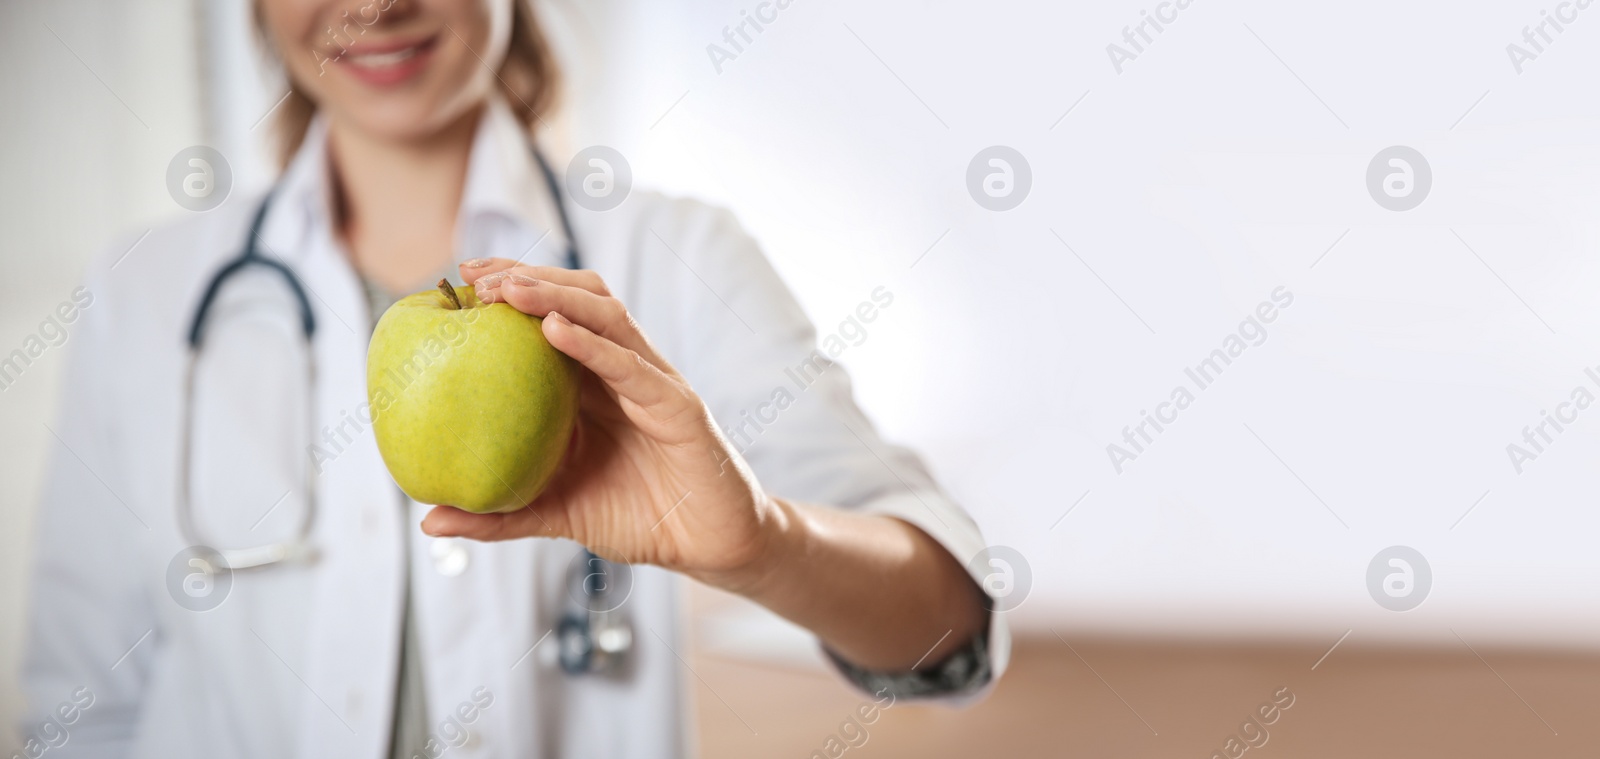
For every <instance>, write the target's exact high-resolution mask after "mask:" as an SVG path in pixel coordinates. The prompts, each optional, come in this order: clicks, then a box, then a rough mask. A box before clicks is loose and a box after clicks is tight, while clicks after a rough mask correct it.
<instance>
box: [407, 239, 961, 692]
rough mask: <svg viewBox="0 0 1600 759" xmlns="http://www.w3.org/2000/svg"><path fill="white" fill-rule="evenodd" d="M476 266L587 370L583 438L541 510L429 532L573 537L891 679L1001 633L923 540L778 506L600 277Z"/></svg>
mask: <svg viewBox="0 0 1600 759" xmlns="http://www.w3.org/2000/svg"><path fill="white" fill-rule="evenodd" d="M468 263H469V264H470V263H478V264H481V265H479V266H470V265H468V264H462V266H461V274H462V277H463V278H464V279H465V280H466V281H467V283H468V284H472V285H474V286H475V287H476V289H477V291H478V298H479V300H482V301H485V302H490V303H493V302H502V303H509V304H510V305H512V306H513V307H515V308H516V309H517V310H518V311H521V312H523V313H526V314H532V315H534V316H538V317H543V318H544V335H545V338H546V339H548V340H549V341H550V344H551V345H554V346H555V347H556V349H557V350H560V351H561V352H562V353H565V354H567V355H568V356H571V357H572V358H573V359H574V360H576V361H577V362H578V363H580V364H582V365H583V366H584V368H585V370H586V371H584V372H582V376H583V380H582V383H583V386H582V390H581V394H580V400H579V411H578V431H577V434H576V435H574V439H573V442H572V444H571V445H570V446H569V447H568V450H567V458H566V461H565V462H563V465H562V468H561V471H560V472H559V473H558V474H557V475H556V479H555V480H554V481H553V482H552V483H551V484H550V486H549V487H547V488H546V489H545V491H544V492H543V493H541V494H540V495H539V497H538V498H537V499H535V500H534V502H533V503H531V504H528V507H527V508H525V509H522V510H520V511H513V512H508V513H503V514H471V513H468V512H465V511H461V510H459V509H455V508H452V507H449V506H440V507H438V508H436V509H434V510H433V511H432V512H431V513H429V514H428V516H427V518H426V519H424V520H422V529H423V531H424V532H427V533H428V534H430V535H459V536H462V537H468V538H475V539H477V540H507V539H510V538H524V537H565V538H571V539H573V540H576V541H578V542H579V543H582V544H584V545H586V546H588V547H589V548H590V549H593V550H595V551H596V553H599V554H600V555H601V556H602V557H604V558H606V559H611V560H622V561H627V562H630V563H643V564H655V565H658V566H663V567H666V568H668V569H672V570H675V571H678V572H682V573H683V574H686V575H689V576H690V577H693V578H695V579H698V580H700V581H702V582H705V583H707V584H710V585H712V586H715V587H719V588H722V589H724V590H728V591H732V592H735V593H739V594H741V595H744V596H745V597H747V598H750V599H751V600H753V601H755V602H757V603H760V604H762V605H764V606H766V607H767V608H769V609H772V610H773V611H775V612H777V613H778V614H781V615H783V616H784V617H787V618H788V619H790V620H792V621H794V622H796V623H798V624H800V625H803V626H804V627H806V628H808V629H810V630H812V631H813V632H815V633H816V634H817V635H818V636H819V637H820V638H821V639H822V640H823V642H824V643H826V644H827V645H828V647H829V648H831V649H833V650H834V651H836V652H838V653H839V654H840V655H842V656H844V657H845V658H847V659H848V660H850V661H853V662H855V663H857V664H858V665H860V666H864V667H869V668H874V669H880V670H884V671H898V670H905V669H911V668H913V667H916V666H919V665H921V664H923V663H924V662H927V663H930V664H936V663H938V662H940V661H941V660H942V659H944V657H946V656H948V655H949V654H950V653H952V652H954V651H955V650H957V649H958V648H959V647H961V646H964V645H966V644H967V642H968V641H970V640H972V638H973V636H974V635H976V634H977V633H978V631H980V630H982V629H983V627H984V626H985V625H986V624H987V623H988V612H987V610H986V609H985V608H984V605H983V601H982V598H983V593H982V591H981V590H979V589H978V587H977V585H976V584H975V583H974V582H973V580H972V578H971V577H969V576H968V574H967V572H966V570H965V569H964V568H963V567H962V566H961V564H960V563H959V562H958V561H956V559H955V558H954V557H953V556H952V555H951V554H950V553H949V552H948V551H946V550H945V549H944V548H943V547H942V546H940V545H939V544H938V543H937V542H935V541H934V539H933V538H931V537H929V536H928V534H927V533H924V532H923V531H922V530H920V529H918V528H916V527H914V526H912V525H911V524H909V523H907V522H903V521H900V520H898V519H894V518H890V517H884V516H877V515H872V514H856V513H850V512H846V511H842V510H840V509H835V508H830V507H827V506H810V505H806V504H794V503H790V502H789V501H785V500H782V499H779V498H773V497H769V496H768V495H767V494H766V493H765V492H763V491H762V489H761V486H760V485H759V484H757V483H756V479H755V477H754V476H753V475H752V474H751V473H750V470H749V468H748V467H747V466H746V465H745V463H744V460H743V459H742V458H740V457H739V456H738V455H737V454H736V453H735V452H734V450H733V448H732V447H731V446H729V445H728V442H727V440H725V439H724V438H723V437H722V434H721V433H720V432H719V431H718V430H717V427H716V423H715V422H714V421H713V420H712V418H711V412H710V411H708V410H707V409H706V407H705V404H704V403H702V402H701V401H700V397H699V396H697V395H695V393H694V391H693V390H692V389H690V388H689V384H688V383H687V382H686V381H684V379H683V376H682V375H680V374H678V372H677V371H676V370H674V369H673V368H672V366H671V365H669V364H668V363H667V362H666V361H665V360H663V359H662V358H661V355H660V354H659V353H657V352H656V350H655V348H653V347H651V345H650V341H649V340H647V339H645V336H644V334H643V333H642V332H640V330H639V325H638V324H635V323H634V321H633V318H632V317H630V316H629V315H628V310H627V309H626V308H624V307H623V305H622V304H621V303H620V302H618V301H617V299H616V298H613V297H611V293H610V291H608V290H607V289H606V285H605V283H604V282H602V281H601V279H600V276H599V275H597V274H595V273H594V272H592V271H571V270H568V269H559V268H550V267H543V266H518V265H517V264H516V263H515V262H513V261H507V260H504V259H494V260H490V261H472V262H468ZM607 549H609V551H608V550H607ZM613 552H614V553H613ZM616 554H620V556H619V555H616ZM863 578H870V581H866V582H864V581H863Z"/></svg>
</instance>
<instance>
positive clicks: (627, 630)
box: [556, 550, 633, 675]
mask: <svg viewBox="0 0 1600 759" xmlns="http://www.w3.org/2000/svg"><path fill="white" fill-rule="evenodd" d="M632 591H633V568H632V567H630V566H629V565H628V564H626V563H622V562H612V561H607V560H605V559H602V558H600V557H599V556H597V555H596V554H595V553H594V552H593V551H588V550H585V551H583V552H582V553H579V554H578V555H577V557H576V558H575V559H574V560H573V563H572V565H571V566H570V567H569V568H568V570H567V588H566V592H567V608H566V611H565V612H564V613H563V614H562V616H561V622H560V623H559V624H558V625H557V626H556V645H557V658H558V660H559V662H560V664H561V670H562V671H563V672H566V673H567V674H569V675H589V674H598V675H609V674H616V673H617V672H620V671H621V669H622V666H623V663H624V661H625V659H626V658H627V655H628V653H629V652H630V651H631V650H632V649H633V626H632V625H631V624H630V623H629V621H628V618H627V614H626V613H625V612H624V611H623V609H622V606H623V604H624V603H625V602H627V600H628V596H629V594H630V593H631V592H632Z"/></svg>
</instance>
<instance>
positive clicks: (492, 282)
mask: <svg viewBox="0 0 1600 759" xmlns="http://www.w3.org/2000/svg"><path fill="white" fill-rule="evenodd" d="M507 276H509V275H508V274H506V273H505V272H503V271H497V272H495V273H493V274H485V275H483V276H482V277H479V278H478V281H477V282H476V283H474V284H475V285H476V287H477V288H478V289H479V290H483V289H487V288H490V287H495V286H497V285H499V284H500V283H501V282H504V281H505V279H506V277H507Z"/></svg>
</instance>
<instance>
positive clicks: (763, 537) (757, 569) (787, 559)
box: [695, 497, 806, 602]
mask: <svg viewBox="0 0 1600 759" xmlns="http://www.w3.org/2000/svg"><path fill="white" fill-rule="evenodd" d="M765 500H766V504H765V505H764V506H763V507H762V508H760V509H758V512H759V513H760V515H761V518H760V527H759V528H758V529H757V531H756V537H755V538H754V539H753V541H752V542H753V543H754V544H755V548H754V550H753V551H752V552H751V555H750V557H749V559H748V560H746V561H744V562H742V563H741V564H739V565H738V566H735V567H731V568H728V569H722V570H717V571H712V572H701V573H697V574H696V575H695V579H696V580H699V581H700V582H703V583H705V584H706V585H710V586H711V587H713V588H717V589H718V590H722V591H726V592H728V593H733V594H735V595H740V596H744V597H746V598H749V599H751V600H753V601H757V602H759V601H760V600H761V598H763V597H764V596H765V595H767V593H768V591H769V589H770V588H771V587H772V586H773V584H774V582H776V581H777V579H778V578H780V577H781V576H782V574H783V570H784V568H785V567H788V566H792V565H793V562H794V561H795V559H796V558H797V557H800V556H803V555H804V554H805V551H806V548H805V545H806V522H805V519H804V518H803V517H802V516H801V515H800V513H799V512H798V510H796V509H795V507H794V505H793V504H791V503H789V502H788V501H785V500H783V499H780V498H770V497H768V498H766V499H765Z"/></svg>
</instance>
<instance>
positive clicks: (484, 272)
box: [458, 258, 611, 295]
mask: <svg viewBox="0 0 1600 759" xmlns="http://www.w3.org/2000/svg"><path fill="white" fill-rule="evenodd" d="M458 268H460V270H461V281H463V282H465V283H467V284H468V285H470V286H472V287H477V286H478V280H480V279H483V278H485V277H491V275H500V276H499V277H496V278H494V279H495V281H494V282H493V284H499V280H503V279H505V276H506V275H509V274H525V275H527V276H530V277H533V278H534V279H542V280H545V281H547V282H555V283H556V284H559V285H566V286H567V287H577V288H581V289H584V290H588V291H589V292H592V293H594V294H596V295H610V294H611V291H610V290H609V289H607V288H606V283H605V280H603V279H601V278H600V275H599V274H596V273H594V272H592V271H589V270H588V269H565V268H562V267H560V266H525V265H523V264H519V263H517V262H516V261H513V260H511V259H509V258H474V259H472V260H470V261H463V262H461V265H460V267H458ZM502 272H503V273H504V274H502ZM478 289H482V288H478Z"/></svg>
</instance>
